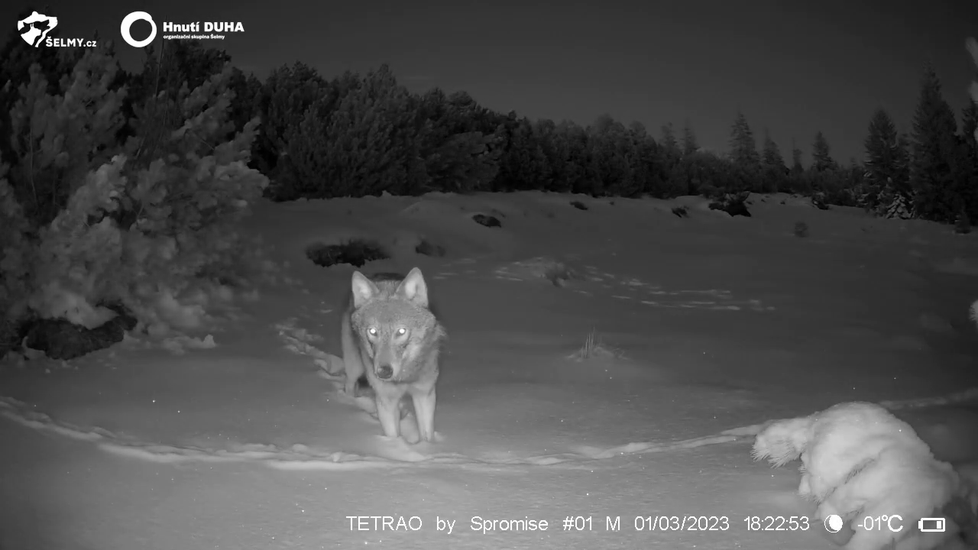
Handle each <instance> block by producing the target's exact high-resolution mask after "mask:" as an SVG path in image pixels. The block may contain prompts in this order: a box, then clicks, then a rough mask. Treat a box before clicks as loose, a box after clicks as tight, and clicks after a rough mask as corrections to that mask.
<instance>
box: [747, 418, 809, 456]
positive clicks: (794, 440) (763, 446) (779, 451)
mask: <svg viewBox="0 0 978 550" xmlns="http://www.w3.org/2000/svg"><path fill="white" fill-rule="evenodd" d="M810 427H811V419H809V418H808V417H802V418H791V419H788V420H778V421H777V422H773V423H771V424H770V425H769V426H767V427H766V428H764V429H763V430H761V432H760V433H758V434H757V439H755V440H754V448H753V449H751V456H752V457H753V458H754V460H761V459H764V458H766V459H767V461H768V462H770V463H771V464H773V465H774V466H776V467H777V466H784V465H785V464H787V463H789V462H791V461H792V460H797V459H798V458H799V457H800V456H801V453H802V451H804V450H805V448H806V447H808V443H809V439H811V434H810V431H811V430H810V429H809V428H810Z"/></svg>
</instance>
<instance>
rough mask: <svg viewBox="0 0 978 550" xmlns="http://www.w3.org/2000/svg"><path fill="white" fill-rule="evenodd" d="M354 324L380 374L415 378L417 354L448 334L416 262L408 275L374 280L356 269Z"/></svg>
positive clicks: (391, 379) (397, 378)
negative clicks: (430, 305)
mask: <svg viewBox="0 0 978 550" xmlns="http://www.w3.org/2000/svg"><path fill="white" fill-rule="evenodd" d="M352 288H353V314H352V315H351V319H350V320H351V325H352V327H353V330H355V331H356V332H357V334H358V335H359V336H360V340H361V342H362V343H363V349H364V352H365V353H366V354H367V356H369V358H370V359H371V360H372V363H373V364H372V365H371V367H370V368H372V370H373V374H374V376H376V377H377V378H378V379H379V380H383V381H388V382H402V381H405V382H406V381H409V380H410V379H411V378H412V377H413V376H414V375H415V374H416V373H415V372H414V370H416V368H418V365H417V359H418V358H419V356H422V355H423V354H424V352H425V351H426V348H427V347H428V346H432V345H435V343H436V342H437V340H438V339H439V338H440V337H441V336H443V333H442V332H441V331H440V326H439V325H438V322H437V320H436V319H435V316H434V314H432V313H431V311H430V310H429V309H428V286H427V285H426V284H425V280H424V277H423V276H422V275H421V270H420V269H418V268H414V269H412V270H411V272H410V273H408V275H407V276H406V277H405V278H404V279H403V280H392V281H391V280H379V281H371V280H370V279H368V278H367V277H365V276H364V275H363V274H361V273H360V272H356V273H354V274H353V280H352Z"/></svg>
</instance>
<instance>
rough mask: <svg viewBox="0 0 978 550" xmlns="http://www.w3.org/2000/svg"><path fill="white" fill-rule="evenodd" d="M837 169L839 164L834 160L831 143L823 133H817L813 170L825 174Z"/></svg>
mask: <svg viewBox="0 0 978 550" xmlns="http://www.w3.org/2000/svg"><path fill="white" fill-rule="evenodd" d="M837 167H838V164H836V162H835V160H833V159H832V155H831V150H830V148H829V141H828V140H827V139H825V135H823V134H822V132H821V131H819V132H816V133H815V141H814V142H813V144H812V169H813V170H814V171H816V172H824V171H826V170H832V169H834V168H837Z"/></svg>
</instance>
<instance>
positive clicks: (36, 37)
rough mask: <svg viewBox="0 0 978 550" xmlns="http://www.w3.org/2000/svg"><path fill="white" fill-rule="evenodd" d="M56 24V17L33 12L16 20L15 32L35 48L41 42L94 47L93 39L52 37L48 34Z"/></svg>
mask: <svg viewBox="0 0 978 550" xmlns="http://www.w3.org/2000/svg"><path fill="white" fill-rule="evenodd" d="M57 26H58V18H57V17H51V16H50V15H44V14H43V13H38V12H36V11H35V12H33V13H31V14H30V15H29V16H27V17H25V18H23V19H21V20H20V21H18V22H17V32H18V33H19V34H20V37H21V38H23V39H24V42H27V43H28V44H30V45H31V46H34V47H35V48H39V47H41V44H44V45H45V46H47V47H49V48H78V47H83V48H94V47H95V45H96V44H95V41H94V40H88V39H85V38H53V37H49V36H48V35H49V34H51V31H53V30H54V28H55V27H57Z"/></svg>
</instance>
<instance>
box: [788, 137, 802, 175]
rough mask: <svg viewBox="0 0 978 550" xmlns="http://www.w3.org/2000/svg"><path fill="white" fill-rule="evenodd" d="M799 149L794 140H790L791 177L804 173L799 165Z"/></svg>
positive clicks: (800, 153)
mask: <svg viewBox="0 0 978 550" xmlns="http://www.w3.org/2000/svg"><path fill="white" fill-rule="evenodd" d="M801 155H802V151H801V148H800V147H798V144H797V143H795V140H794V139H792V140H791V173H792V175H796V176H797V175H798V174H801V173H802V172H804V171H805V167H804V166H802V164H801Z"/></svg>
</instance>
